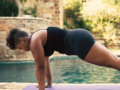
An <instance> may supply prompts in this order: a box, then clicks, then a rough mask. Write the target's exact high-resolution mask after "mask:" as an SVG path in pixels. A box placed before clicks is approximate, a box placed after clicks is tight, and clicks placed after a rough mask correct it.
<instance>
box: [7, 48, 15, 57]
mask: <svg viewBox="0 0 120 90" xmlns="http://www.w3.org/2000/svg"><path fill="white" fill-rule="evenodd" d="M14 54H15V50H10V49H6V55H8V56H12V55H14Z"/></svg>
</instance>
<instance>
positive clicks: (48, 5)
mask: <svg viewBox="0 0 120 90" xmlns="http://www.w3.org/2000/svg"><path fill="white" fill-rule="evenodd" d="M53 6H54V3H46V7H53Z"/></svg>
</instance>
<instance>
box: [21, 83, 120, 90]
mask: <svg viewBox="0 0 120 90" xmlns="http://www.w3.org/2000/svg"><path fill="white" fill-rule="evenodd" d="M22 90H39V88H36V87H35V85H28V86H26V87H25V88H23V89H22ZM45 90H120V84H98V85H97V84H54V85H52V86H51V87H50V88H45Z"/></svg>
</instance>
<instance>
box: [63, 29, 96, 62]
mask: <svg viewBox="0 0 120 90" xmlns="http://www.w3.org/2000/svg"><path fill="white" fill-rule="evenodd" d="M94 43H95V40H94V38H93V36H92V34H91V33H90V32H89V31H87V30H85V29H74V30H69V31H67V34H66V36H65V42H64V47H65V54H67V55H77V56H78V57H79V58H81V59H82V60H84V59H85V57H86V55H87V54H88V52H89V51H90V49H91V47H92V46H93V44H94Z"/></svg>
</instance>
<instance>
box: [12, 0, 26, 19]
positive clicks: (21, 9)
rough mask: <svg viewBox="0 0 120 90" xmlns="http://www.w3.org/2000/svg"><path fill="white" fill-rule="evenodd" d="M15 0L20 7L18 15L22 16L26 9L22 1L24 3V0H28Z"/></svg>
mask: <svg viewBox="0 0 120 90" xmlns="http://www.w3.org/2000/svg"><path fill="white" fill-rule="evenodd" d="M14 1H15V3H16V4H17V6H18V9H19V12H18V16H19V17H22V16H23V14H24V9H23V7H22V4H21V3H22V2H26V1H27V0H14Z"/></svg>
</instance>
